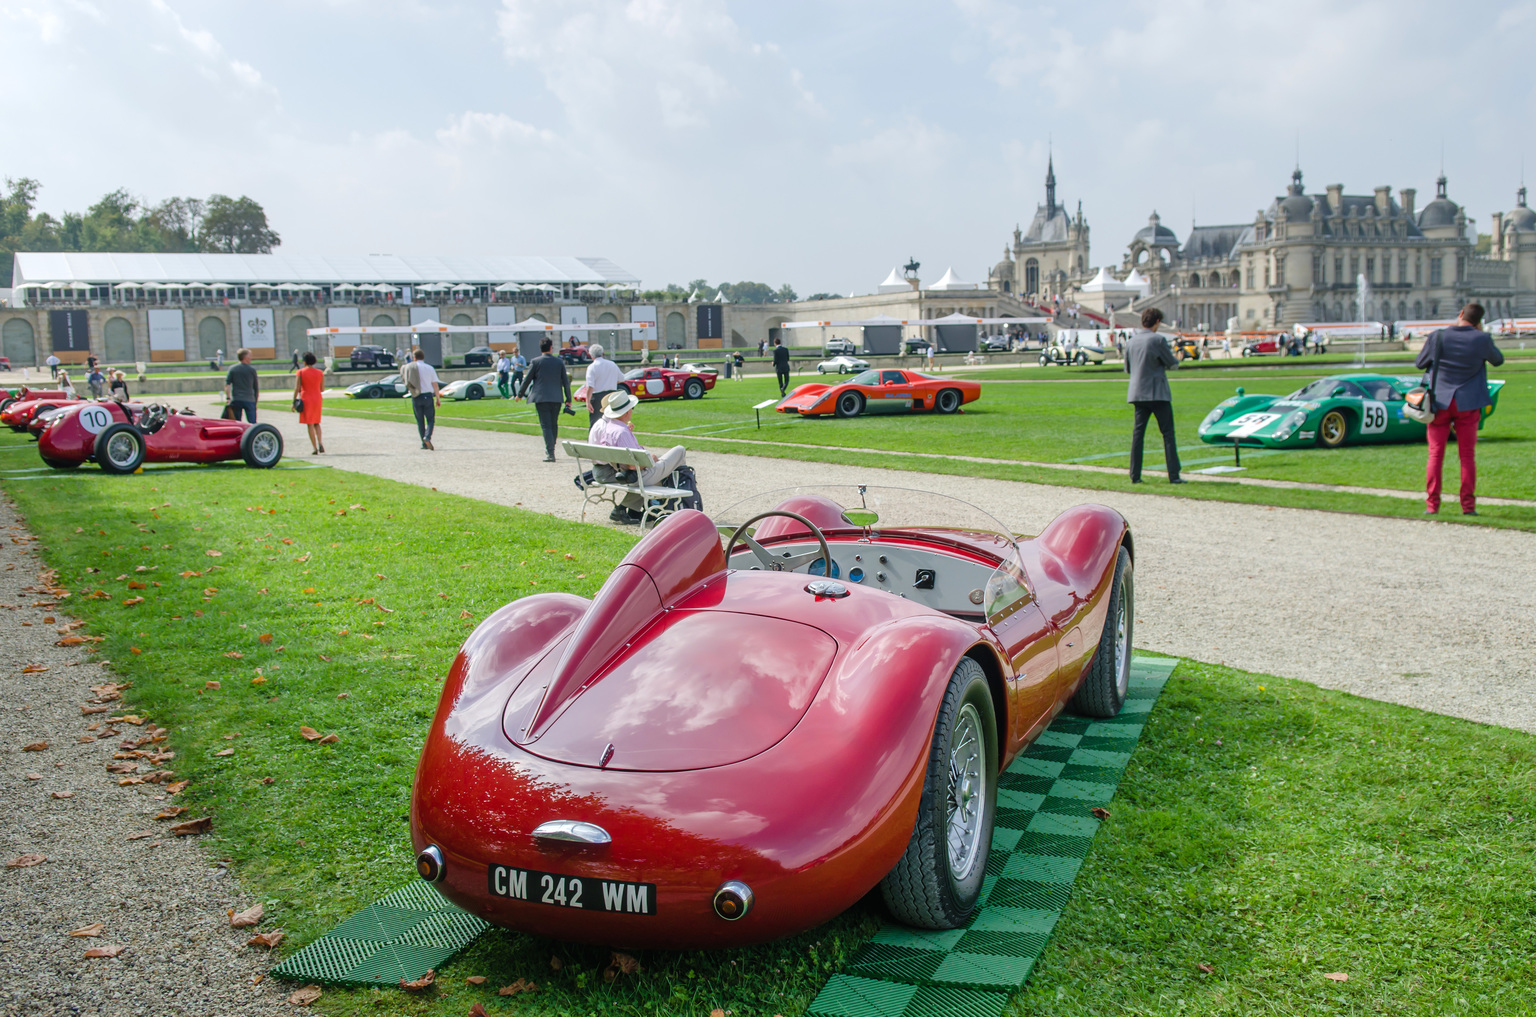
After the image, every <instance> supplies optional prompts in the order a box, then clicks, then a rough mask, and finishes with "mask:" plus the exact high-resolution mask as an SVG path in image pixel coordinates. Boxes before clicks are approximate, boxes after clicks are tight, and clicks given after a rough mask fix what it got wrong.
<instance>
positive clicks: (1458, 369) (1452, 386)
mask: <svg viewBox="0 0 1536 1017" xmlns="http://www.w3.org/2000/svg"><path fill="white" fill-rule="evenodd" d="M1482 324H1483V305H1482V304H1479V303H1476V302H1474V303H1470V304H1468V305H1467V306H1466V307H1463V308H1462V309H1461V314H1460V316H1458V317H1457V319H1456V324H1454V325H1452V326H1451V327H1450V328H1442V329H1438V330H1436V331H1434V332H1431V333H1430V334H1429V338H1428V339H1426V340H1424V348H1423V349H1422V350H1420V351H1419V359H1418V360H1417V361H1416V362H1415V365H1416V366H1417V367H1418V368H1419V369H1420V370H1424V371H1431V370H1432V373H1431V376H1430V381H1429V384H1430V385H1431V386H1432V387H1433V389H1434V391H1433V392H1431V393H1430V395H1431V398H1433V399H1434V401H1435V419H1434V420H1433V421H1432V422H1431V423H1430V424H1429V425H1428V428H1427V430H1428V438H1429V462H1428V463H1427V464H1426V467H1425V470H1424V514H1425V515H1434V514H1435V513H1437V512H1439V511H1440V485H1441V476H1442V474H1443V473H1444V471H1445V442H1446V439H1447V438H1448V437H1449V436H1450V433H1451V427H1452V425H1455V428H1456V454H1457V456H1458V457H1459V458H1460V459H1461V512H1462V515H1468V516H1475V515H1477V425H1478V423H1479V422H1480V421H1481V420H1482V416H1483V407H1484V406H1487V405H1489V404H1490V403H1492V402H1493V400H1492V399H1491V398H1490V397H1489V395H1488V365H1489V364H1492V365H1493V366H1494V367H1498V366H1499V365H1500V364H1502V363H1504V354H1503V353H1501V352H1500V351H1499V348H1498V347H1497V346H1495V345H1494V344H1493V337H1492V336H1490V335H1489V334H1488V333H1487V332H1484V331H1483V330H1482Z"/></svg>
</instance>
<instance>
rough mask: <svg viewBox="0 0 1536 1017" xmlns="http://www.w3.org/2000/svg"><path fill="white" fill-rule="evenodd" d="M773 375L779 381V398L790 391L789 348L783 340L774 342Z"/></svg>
mask: <svg viewBox="0 0 1536 1017" xmlns="http://www.w3.org/2000/svg"><path fill="white" fill-rule="evenodd" d="M773 373H774V376H775V377H777V378H778V379H779V397H780V398H783V396H784V394H785V393H786V392H788V391H789V347H788V346H785V345H784V340H783V339H775V340H774V341H773Z"/></svg>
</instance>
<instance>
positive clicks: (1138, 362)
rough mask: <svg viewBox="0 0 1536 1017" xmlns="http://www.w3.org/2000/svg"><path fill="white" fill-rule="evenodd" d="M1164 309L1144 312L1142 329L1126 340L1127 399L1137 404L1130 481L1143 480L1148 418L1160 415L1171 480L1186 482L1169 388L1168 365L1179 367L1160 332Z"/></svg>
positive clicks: (1170, 481)
mask: <svg viewBox="0 0 1536 1017" xmlns="http://www.w3.org/2000/svg"><path fill="white" fill-rule="evenodd" d="M1162 320H1163V312H1162V311H1159V310H1158V309H1157V308H1155V307H1151V308H1148V309H1147V310H1145V311H1142V312H1141V328H1138V329H1137V330H1136V331H1135V332H1132V333H1131V337H1130V338H1129V339H1127V340H1126V341H1125V370H1126V373H1128V374H1129V375H1130V376H1131V384H1130V386H1129V390H1128V391H1127V392H1126V394H1125V401H1126V402H1128V403H1130V404H1131V405H1132V406H1134V407H1136V416H1135V423H1134V424H1132V425H1131V483H1133V484H1139V483H1141V450H1142V445H1143V444H1144V443H1145V441H1146V437H1147V418H1148V417H1156V418H1157V429H1158V430H1159V431H1161V432H1162V433H1163V456H1164V458H1166V459H1167V460H1168V483H1170V484H1183V483H1186V481H1185V480H1184V479H1183V478H1182V477H1180V476H1179V443H1178V442H1177V441H1175V440H1174V438H1173V390H1172V389H1170V388H1169V387H1168V368H1170V367H1172V368H1175V369H1177V368H1178V366H1179V360H1178V358H1177V357H1175V356H1174V355H1173V349H1172V348H1171V347H1170V346H1169V345H1168V340H1167V339H1165V338H1163V336H1162V334H1161V333H1159V332H1158V331H1157V325H1158V323H1159V322H1160V321H1162Z"/></svg>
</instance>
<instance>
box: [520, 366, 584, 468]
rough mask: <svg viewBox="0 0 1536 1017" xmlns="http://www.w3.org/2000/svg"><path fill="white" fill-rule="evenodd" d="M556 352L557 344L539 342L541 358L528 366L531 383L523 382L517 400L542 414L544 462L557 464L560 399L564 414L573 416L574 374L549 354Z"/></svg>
mask: <svg viewBox="0 0 1536 1017" xmlns="http://www.w3.org/2000/svg"><path fill="white" fill-rule="evenodd" d="M554 348H555V343H554V340H552V339H549V338H547V337H546V338H544V339H540V340H539V357H538V358H537V359H536V360H534V362H533V363H531V364H529V365H528V380H527V381H525V382H523V390H522V391H521V392H519V393H518V396H519V397H520V398H523V399H527V400H528V401H529V402H531V403H533V408H534V409H535V410H536V411H537V412H538V414H539V430H541V431H543V432H544V461H545V462H546V463H552V462H554V461H555V439H556V438H557V437H559V434H560V407H561V403H562V399H561V396H562V394H563V395H564V400H563V402H564V405H565V411H566V412H567V413H572V414H574V413H575V412H576V411H575V410H573V409H571V373H570V372H569V371H567V370H566V368H565V361H563V360H561V359H560V358H559V357H557V356H555V355H554V354H553V353H551V352H550V350H552V349H554Z"/></svg>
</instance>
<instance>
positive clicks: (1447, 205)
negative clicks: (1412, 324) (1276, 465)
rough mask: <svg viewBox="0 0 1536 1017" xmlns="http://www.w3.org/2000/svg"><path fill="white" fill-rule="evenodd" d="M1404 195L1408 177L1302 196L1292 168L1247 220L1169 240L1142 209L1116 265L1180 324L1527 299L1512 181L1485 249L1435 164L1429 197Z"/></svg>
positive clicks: (1534, 229) (1330, 316)
mask: <svg viewBox="0 0 1536 1017" xmlns="http://www.w3.org/2000/svg"><path fill="white" fill-rule="evenodd" d="M1415 198H1416V192H1415V191H1414V189H1412V188H1404V189H1402V190H1401V191H1399V192H1398V195H1397V198H1396V199H1395V200H1394V198H1393V196H1392V191H1391V188H1389V187H1377V188H1375V189H1374V193H1372V194H1368V195H1357V194H1345V193H1344V187H1343V185H1342V184H1331V185H1329V186H1328V187H1327V188H1326V189H1325V191H1324V193H1321V194H1312V195H1308V194H1307V193H1306V192H1305V190H1304V189H1303V187H1302V175H1301V170H1300V169H1297V170H1296V171H1295V173H1293V174H1292V176H1291V185H1290V187H1289V188H1288V189H1287V193H1286V194H1285V195H1284V196H1281V197H1277V198H1276V199H1274V201H1273V202H1272V203H1271V204H1270V206H1269V207H1268V208H1267V209H1264V210H1262V211H1260V212H1258V213H1256V214H1255V216H1254V219H1253V222H1252V223H1243V224H1234V225H1226V226H1200V227H1195V228H1193V229H1192V230H1191V232H1190V235H1189V237H1188V238H1187V239H1186V240H1185V241H1184V242H1183V243H1182V244H1181V243H1180V242H1179V239H1178V237H1177V236H1176V235H1175V234H1174V232H1173V231H1172V230H1171V229H1169V228H1168V227H1166V226H1163V225H1162V223H1161V221H1160V220H1159V218H1158V216H1157V213H1155V212H1154V213H1153V214H1152V217H1151V219H1150V220H1149V222H1148V224H1147V226H1146V227H1145V228H1143V229H1141V230H1139V231H1138V232H1137V233H1136V235H1135V236H1134V237H1133V238H1132V240H1131V243H1130V245H1129V246H1128V248H1127V250H1126V255H1125V258H1124V261H1123V263H1122V271H1123V272H1124V273H1125V274H1127V275H1128V274H1129V273H1130V271H1131V270H1132V269H1133V268H1134V269H1136V270H1138V271H1139V272H1140V273H1141V274H1142V275H1143V276H1145V277H1146V279H1147V281H1148V282H1149V283H1150V285H1151V289H1150V293H1149V295H1148V296H1147V297H1145V298H1143V299H1142V300H1141V301H1138V304H1137V306H1138V309H1140V308H1143V307H1148V306H1158V307H1161V308H1162V309H1163V310H1164V312H1165V313H1166V314H1167V315H1168V316H1169V317H1170V318H1171V319H1172V320H1175V321H1178V322H1179V323H1180V325H1181V326H1182V327H1184V328H1195V327H1199V326H1205V327H1207V328H1209V329H1212V330H1219V329H1221V328H1223V327H1225V324H1226V321H1227V319H1228V318H1234V317H1235V318H1237V319H1238V320H1239V324H1240V327H1249V328H1260V327H1268V328H1274V327H1285V326H1289V325H1293V324H1295V323H1297V322H1322V321H1356V320H1360V319H1362V318H1363V319H1365V320H1372V321H1381V322H1393V321H1403V320H1422V319H1426V318H1430V319H1433V318H1441V319H1443V318H1447V317H1451V316H1453V315H1454V314H1455V312H1456V311H1457V309H1459V308H1460V307H1461V305H1462V304H1464V303H1465V302H1466V301H1468V300H1473V299H1475V300H1478V301H1480V302H1482V303H1483V304H1484V305H1485V306H1486V307H1487V308H1488V310H1489V316H1490V318H1498V317H1504V316H1511V315H1516V314H1529V313H1530V312H1531V310H1532V309H1536V213H1533V212H1532V211H1531V209H1529V208H1527V207H1526V204H1525V189H1524V188H1523V187H1522V188H1521V190H1520V192H1519V202H1518V205H1517V207H1516V208H1515V209H1514V210H1513V211H1511V212H1509V213H1507V214H1502V213H1496V214H1495V215H1494V217H1493V227H1494V229H1493V239H1492V244H1491V248H1490V250H1489V253H1487V254H1479V253H1478V252H1477V237H1476V235H1475V231H1474V230H1473V229H1472V228H1471V224H1470V222H1469V220H1468V218H1467V214H1466V210H1465V208H1463V207H1462V206H1460V205H1458V204H1457V203H1456V202H1454V201H1453V200H1451V198H1450V197H1449V196H1448V194H1447V190H1446V179H1445V177H1444V176H1443V175H1442V176H1441V177H1440V178H1439V179H1438V180H1437V181H1436V184H1435V198H1434V200H1433V201H1430V202H1429V203H1427V204H1426V205H1425V206H1424V207H1423V208H1422V209H1416V208H1415ZM1362 278H1363V279H1364V281H1365V284H1366V285H1365V287H1364V291H1363V295H1364V301H1365V302H1364V306H1363V307H1362V306H1361V304H1360V298H1361V295H1362V290H1361V287H1360V285H1359V283H1360V280H1361V279H1362Z"/></svg>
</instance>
